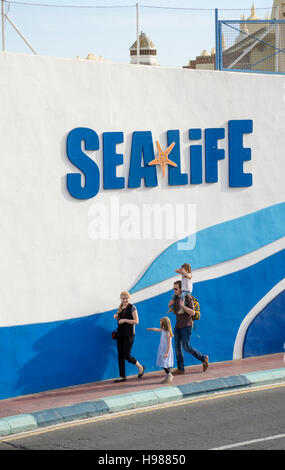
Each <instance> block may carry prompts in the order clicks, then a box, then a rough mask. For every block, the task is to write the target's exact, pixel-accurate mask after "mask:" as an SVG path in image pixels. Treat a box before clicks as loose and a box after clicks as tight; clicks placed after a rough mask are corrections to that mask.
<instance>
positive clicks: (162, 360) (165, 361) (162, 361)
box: [156, 330, 173, 367]
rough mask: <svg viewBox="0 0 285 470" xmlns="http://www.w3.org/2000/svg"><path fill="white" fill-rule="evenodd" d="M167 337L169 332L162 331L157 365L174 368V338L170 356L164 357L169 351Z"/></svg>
mask: <svg viewBox="0 0 285 470" xmlns="http://www.w3.org/2000/svg"><path fill="white" fill-rule="evenodd" d="M167 335H168V332H167V331H166V330H162V331H161V336H160V343H159V347H158V352H157V358H156V365H157V366H158V367H173V348H172V338H171V343H170V349H169V353H168V356H167V357H163V355H164V354H165V353H166V351H167Z"/></svg>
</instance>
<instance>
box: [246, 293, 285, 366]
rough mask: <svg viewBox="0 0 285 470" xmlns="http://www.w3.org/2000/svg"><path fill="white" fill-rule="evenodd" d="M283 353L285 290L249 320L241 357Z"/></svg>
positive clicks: (284, 341)
mask: <svg viewBox="0 0 285 470" xmlns="http://www.w3.org/2000/svg"><path fill="white" fill-rule="evenodd" d="M282 350H283V351H284V353H285V291H282V292H280V294H278V295H277V296H276V297H275V299H273V300H272V301H271V302H269V304H267V305H266V307H264V308H263V309H262V310H261V311H260V312H259V314H258V315H256V317H255V318H254V319H253V321H252V322H251V324H250V326H249V328H248V330H247V332H246V336H245V340H244V345H243V357H252V356H262V355H263V354H264V351H266V354H275V353H279V352H281V351H282Z"/></svg>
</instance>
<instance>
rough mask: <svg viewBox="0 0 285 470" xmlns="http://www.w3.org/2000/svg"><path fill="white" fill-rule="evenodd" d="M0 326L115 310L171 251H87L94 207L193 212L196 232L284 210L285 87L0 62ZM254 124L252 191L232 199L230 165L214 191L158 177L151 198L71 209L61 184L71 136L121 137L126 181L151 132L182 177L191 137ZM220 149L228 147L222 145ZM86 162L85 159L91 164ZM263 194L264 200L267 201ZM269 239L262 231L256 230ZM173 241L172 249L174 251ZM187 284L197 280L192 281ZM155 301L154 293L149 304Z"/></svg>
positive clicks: (15, 58)
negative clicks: (144, 135)
mask: <svg viewBox="0 0 285 470" xmlns="http://www.w3.org/2000/svg"><path fill="white" fill-rule="evenodd" d="M0 72H1V73H0V103H1V109H0V133H1V138H0V155H1V172H0V196H1V219H0V220H1V245H0V326H8V325H18V324H26V323H39V322H49V321H52V320H62V319H66V318H73V317H80V316H85V315H89V314H92V313H96V312H103V311H105V310H107V309H111V308H114V307H115V306H116V305H117V304H118V301H119V294H120V292H121V291H122V290H125V289H127V290H128V289H130V288H131V287H132V285H133V284H134V283H135V282H136V281H137V280H138V279H139V277H140V276H141V275H142V274H143V273H144V271H145V270H146V269H147V268H148V266H149V265H150V263H151V262H152V261H153V260H154V259H155V258H156V257H157V256H158V255H159V254H160V253H161V252H162V251H163V250H164V249H165V248H167V247H168V246H169V245H170V244H171V243H172V241H169V240H143V241H141V240H132V241H131V242H130V241H129V240H117V241H114V240H98V241H95V240H92V239H91V238H90V236H89V234H88V227H89V226H90V222H91V221H92V216H90V215H88V214H89V211H90V210H92V207H93V206H94V204H96V203H98V202H103V203H104V204H107V205H108V204H110V201H111V198H112V197H114V196H118V197H119V202H120V205H123V204H125V203H127V202H128V203H129V202H132V203H135V204H138V206H139V207H141V205H142V204H145V203H154V202H157V203H160V204H163V203H165V202H175V203H191V204H196V207H197V230H201V229H203V228H206V227H210V226H212V225H215V224H218V223H220V222H223V221H227V220H230V219H234V218H236V217H239V216H242V215H245V214H248V213H250V212H253V211H256V210H259V209H263V208H264V207H268V206H271V205H273V204H276V203H279V202H282V201H284V170H285V159H284V148H285V134H284V118H285V88H284V83H285V81H284V77H282V76H273V75H256V74H238V73H231V72H214V71H198V70H195V71H194V70H193V71H192V70H186V69H173V68H162V67H153V68H152V67H148V66H136V65H119V64H109V63H93V62H92V61H84V60H70V59H68V60H65V59H55V58H49V57H40V56H30V55H18V54H7V53H2V54H0ZM231 119H252V120H253V122H254V131H253V134H251V135H249V136H247V137H246V138H245V146H249V147H251V148H252V161H251V162H248V163H246V164H245V165H244V168H245V171H250V172H252V174H253V186H252V187H250V188H235V189H233V188H229V186H228V176H227V175H228V159H227V151H226V159H225V160H224V161H221V162H219V171H220V178H219V182H218V183H215V184H206V183H203V184H201V185H188V186H185V187H184V186H181V187H169V186H168V184H167V180H166V179H165V180H163V178H162V175H161V171H160V169H158V172H157V173H158V187H157V188H144V187H143V186H142V187H141V188H140V189H123V190H120V191H112V190H109V191H106V190H102V182H101V190H100V194H98V195H97V196H96V197H95V198H94V199H90V200H86V201H79V200H76V199H73V198H72V197H71V196H70V195H69V193H68V191H67V189H66V174H67V173H73V172H76V171H77V169H76V168H74V166H73V165H72V164H71V163H70V162H69V161H68V159H67V156H66V147H65V145H66V137H67V134H68V133H69V131H70V130H71V129H73V128H75V127H81V126H82V127H89V128H91V129H94V130H95V131H96V132H97V133H98V135H99V138H100V151H98V152H95V153H94V158H95V160H96V162H97V164H98V166H99V167H100V169H101V175H102V133H103V132H107V131H122V132H124V136H125V143H124V144H122V145H119V146H118V149H117V150H118V152H119V151H121V152H122V153H123V154H124V160H125V165H124V168H123V169H121V168H120V169H119V170H118V176H120V174H123V175H124V176H125V177H127V175H128V170H129V157H130V136H131V134H132V132H133V131H139V130H151V131H152V135H153V139H154V141H155V140H156V139H159V141H160V143H161V145H162V147H165V148H166V146H167V142H166V131H167V130H170V129H179V130H180V133H181V154H182V165H183V166H182V170H184V171H187V170H189V143H190V142H189V140H188V137H187V133H188V129H190V128H197V127H198V128H199V127H201V128H202V129H204V128H207V127H211V128H212V127H224V126H226V125H227V122H228V120H231ZM224 146H225V148H227V138H226V139H225V142H224ZM89 154H90V155H92V152H89ZM265 188H266V189H265ZM260 230H266V227H260ZM173 241H174V240H173ZM194 280H195V278H194ZM153 293H154V292H153Z"/></svg>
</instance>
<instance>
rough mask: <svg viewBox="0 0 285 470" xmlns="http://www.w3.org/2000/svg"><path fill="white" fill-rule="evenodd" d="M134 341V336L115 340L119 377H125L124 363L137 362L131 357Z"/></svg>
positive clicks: (120, 337)
mask: <svg viewBox="0 0 285 470" xmlns="http://www.w3.org/2000/svg"><path fill="white" fill-rule="evenodd" d="M134 339H135V335H131V336H119V337H118V340H117V347H118V361H119V371H120V377H126V370H125V361H128V362H130V363H131V364H136V362H137V360H136V359H135V358H134V357H133V356H131V354H130V353H131V349H132V345H133V342H134Z"/></svg>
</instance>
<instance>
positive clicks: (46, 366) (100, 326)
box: [16, 314, 117, 394]
mask: <svg viewBox="0 0 285 470" xmlns="http://www.w3.org/2000/svg"><path fill="white" fill-rule="evenodd" d="M102 317H103V315H93V316H91V317H84V318H82V319H76V320H66V321H63V322H56V323H51V324H38V325H29V326H28V327H27V332H28V336H29V337H28V338H27V347H28V348H29V347H30V346H31V345H32V351H26V353H28V354H30V355H33V357H32V359H30V360H29V361H27V362H25V365H24V366H23V367H21V369H20V370H19V372H18V380H17V383H16V390H17V391H18V393H17V394H28V393H35V392H40V391H43V390H49V389H54V388H62V387H66V386H70V385H74V384H81V383H88V382H94V381H98V380H104V379H105V378H106V377H107V376H108V375H109V376H110V374H111V376H116V374H117V373H116V371H115V367H114V364H115V363H116V361H114V357H116V355H117V351H116V344H114V343H115V342H114V341H113V340H112V339H111V331H112V327H114V325H113V322H114V320H113V314H112V320H113V321H112V325H111V324H110V323H111V322H110V318H109V317H110V315H109V314H107V315H106V314H104V322H103V318H102ZM104 323H106V327H105V326H104ZM108 326H109V327H108ZM22 328H24V327H22ZM35 338H37V339H36V340H35ZM108 344H109V346H108V347H106V345H108ZM22 350H23V349H22ZM113 369H114V370H113Z"/></svg>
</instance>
